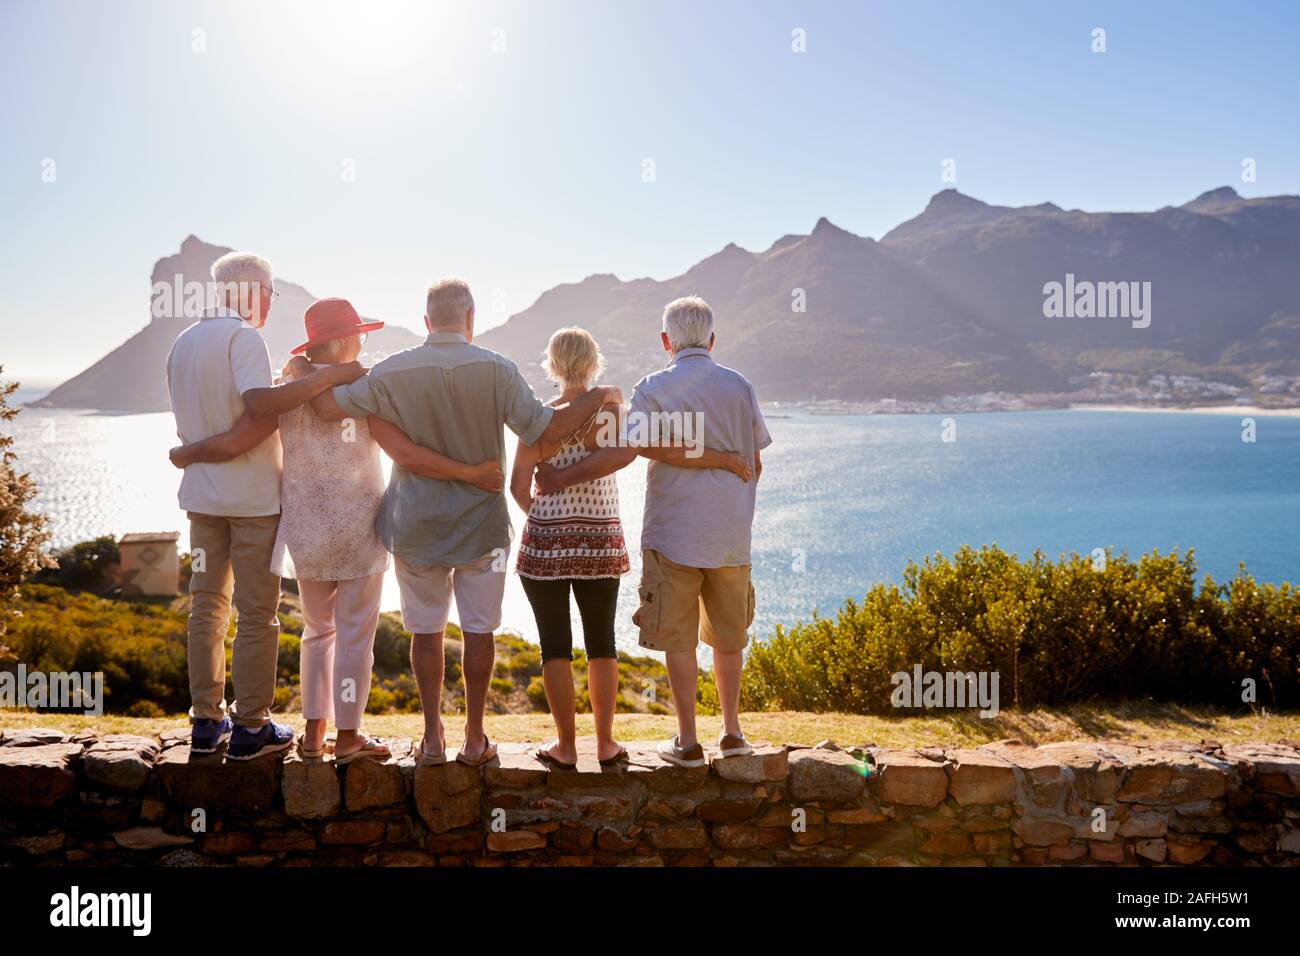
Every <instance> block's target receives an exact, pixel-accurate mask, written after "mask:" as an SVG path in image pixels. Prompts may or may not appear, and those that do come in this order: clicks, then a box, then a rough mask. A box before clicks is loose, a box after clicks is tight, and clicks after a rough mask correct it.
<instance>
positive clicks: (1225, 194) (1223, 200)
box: [1183, 186, 1241, 209]
mask: <svg viewBox="0 0 1300 956" xmlns="http://www.w3.org/2000/svg"><path fill="white" fill-rule="evenodd" d="M1240 201H1241V195H1240V194H1239V193H1238V192H1237V190H1235V189H1233V188H1232V187H1231V186H1220V187H1219V188H1218V189H1211V190H1210V191H1209V192H1205V193H1201V194H1200V195H1199V196H1197V197H1196V198H1195V199H1193V200H1192V201H1191V202H1189V203H1187V204H1186V205H1185V206H1183V208H1184V209H1206V208H1209V207H1211V206H1224V205H1227V204H1228V203H1234V202H1240Z"/></svg>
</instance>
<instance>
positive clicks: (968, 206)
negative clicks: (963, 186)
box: [925, 188, 989, 216]
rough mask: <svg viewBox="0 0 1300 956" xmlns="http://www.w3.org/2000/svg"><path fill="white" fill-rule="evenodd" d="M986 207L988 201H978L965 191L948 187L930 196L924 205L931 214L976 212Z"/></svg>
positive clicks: (987, 206)
mask: <svg viewBox="0 0 1300 956" xmlns="http://www.w3.org/2000/svg"><path fill="white" fill-rule="evenodd" d="M988 208H989V205H988V203H985V202H980V201H979V200H978V199H975V198H973V197H971V196H967V195H966V194H965V193H959V192H957V190H955V189H951V188H949V189H945V190H943V191H941V192H937V193H935V194H934V195H933V196H932V197H930V203H929V205H927V206H926V207H925V211H926V212H927V213H931V214H933V215H940V216H949V215H957V214H960V213H964V212H978V211H982V210H985V209H988Z"/></svg>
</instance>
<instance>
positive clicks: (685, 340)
mask: <svg viewBox="0 0 1300 956" xmlns="http://www.w3.org/2000/svg"><path fill="white" fill-rule="evenodd" d="M664 331H665V332H667V333H668V344H669V345H671V346H672V349H673V351H674V352H680V351H681V350H682V349H690V348H701V349H702V348H707V347H708V345H709V335H710V334H711V333H712V332H713V310H712V309H710V308H709V303H707V302H705V301H704V300H703V299H701V298H700V297H699V296H698V295H688V296H686V297H684V298H681V299H674V300H673V301H672V302H669V303H668V304H667V305H666V306H664Z"/></svg>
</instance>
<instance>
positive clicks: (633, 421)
mask: <svg viewBox="0 0 1300 956" xmlns="http://www.w3.org/2000/svg"><path fill="white" fill-rule="evenodd" d="M630 405H631V409H630V411H629V416H628V417H629V422H628V427H629V431H628V440H629V441H630V442H631V443H632V444H638V443H640V442H638V440H637V437H636V435H637V429H638V421H637V416H642V419H641V420H642V421H643V422H644V421H646V420H647V419H648V418H650V417H653V416H655V415H656V414H657V415H659V420H660V422H661V423H664V424H661V425H660V426H659V431H660V432H661V433H667V432H668V431H670V430H671V431H674V432H676V431H677V429H678V428H684V427H695V428H696V429H697V430H696V431H695V433H694V434H692V435H690V436H689V437H691V438H692V439H693V441H695V442H698V443H699V444H701V445H704V446H706V447H708V448H713V449H716V450H718V451H728V452H732V453H733V454H737V455H740V456H741V457H743V458H745V459H746V460H747V461H753V460H754V452H756V451H758V450H760V449H763V448H766V447H767V446H768V445H770V444H772V437H771V436H770V435H769V434H768V432H767V425H766V423H765V422H764V421H763V413H762V412H761V411H760V410H759V407H758V396H757V395H755V394H754V387H753V386H752V385H750V384H749V381H748V380H747V379H746V378H745V376H743V375H741V374H740V373H739V372H737V371H734V370H733V369H729V368H727V367H725V366H722V365H719V364H718V363H717V362H715V361H714V360H713V357H712V356H711V355H710V354H709V350H708V349H703V348H689V349H682V350H681V351H679V352H678V353H677V354H676V355H675V356H673V359H672V361H671V362H669V363H668V367H667V368H665V369H662V370H661V371H658V372H654V373H653V374H651V375H647V376H646V377H645V378H643V379H641V381H640V382H638V383H637V386H636V389H635V390H634V391H633V393H632V401H631V403H630ZM686 416H690V421H691V422H692V423H693V424H692V425H691V426H685V425H684V423H685V422H686ZM679 423H683V424H679ZM654 428H655V426H654V425H653V424H651V425H649V426H648V431H647V429H646V428H644V427H643V428H642V435H645V434H647V433H649V434H653V430H654ZM664 443H667V442H664ZM756 490H757V482H756V481H754V480H750V481H742V480H741V479H740V478H739V477H737V476H736V475H733V474H732V473H731V472H729V471H723V470H721V469H716V468H707V469H705V468H679V467H677V466H675V465H669V464H665V463H664V462H657V461H652V462H650V466H649V468H648V470H647V477H646V493H645V519H644V523H643V525H642V529H641V549H642V550H643V551H650V550H653V551H658V552H659V553H660V554H662V555H663V556H664V557H666V558H668V560H670V561H674V562H676V563H677V564H684V565H686V566H688V567H692V568H728V567H736V566H738V565H745V564H749V563H750V530H751V527H752V525H753V523H754V498H755V492H756Z"/></svg>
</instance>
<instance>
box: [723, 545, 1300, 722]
mask: <svg viewBox="0 0 1300 956" xmlns="http://www.w3.org/2000/svg"><path fill="white" fill-rule="evenodd" d="M918 664H919V665H920V666H921V668H922V670H924V671H939V672H949V671H962V672H969V671H977V672H978V671H996V672H998V674H999V675H1000V688H999V690H1000V697H1001V701H1002V706H1003V707H1008V706H1018V707H1022V708H1032V707H1039V706H1056V705H1061V704H1068V703H1072V702H1076V701H1084V700H1094V699H1154V700H1161V701H1180V702H1184V703H1209V704H1218V705H1220V706H1233V705H1234V704H1235V705H1236V706H1240V705H1241V687H1242V681H1243V679H1245V678H1253V679H1254V680H1255V681H1256V682H1257V685H1258V695H1259V696H1258V701H1259V702H1260V703H1267V704H1270V705H1273V706H1279V707H1282V706H1285V707H1294V706H1297V705H1300V592H1297V591H1296V590H1295V589H1294V588H1292V587H1291V586H1290V585H1289V584H1282V585H1278V586H1274V585H1258V584H1256V583H1255V582H1254V580H1252V579H1251V577H1250V576H1249V575H1247V574H1246V573H1245V571H1244V570H1242V569H1239V570H1238V572H1237V576H1236V577H1235V578H1234V579H1233V580H1232V582H1231V583H1230V584H1228V585H1227V586H1221V585H1218V584H1216V583H1215V582H1214V581H1212V580H1211V579H1210V578H1209V577H1208V576H1207V577H1206V579H1205V581H1204V582H1203V583H1202V584H1201V585H1200V587H1199V588H1198V587H1197V584H1196V565H1195V561H1194V560H1193V554H1192V552H1190V551H1189V552H1187V553H1186V554H1183V555H1179V554H1178V552H1177V551H1175V552H1174V553H1172V554H1168V555H1161V554H1159V553H1158V552H1156V551H1152V552H1151V553H1150V554H1145V555H1142V556H1141V557H1139V558H1138V559H1137V560H1136V561H1132V560H1130V559H1129V558H1128V557H1127V556H1126V555H1123V554H1121V555H1118V556H1115V555H1111V554H1109V553H1108V554H1107V560H1106V562H1105V564H1104V567H1103V568H1101V569H1100V570H1098V569H1096V568H1094V565H1093V562H1092V561H1091V560H1090V559H1087V558H1082V557H1080V556H1078V555H1071V556H1069V557H1063V558H1061V559H1060V560H1059V561H1058V562H1052V561H1049V560H1047V559H1045V558H1044V557H1043V555H1042V554H1041V553H1039V552H1035V554H1034V555H1033V557H1032V558H1030V559H1029V560H1027V561H1019V560H1018V559H1017V558H1016V557H1015V556H1014V555H1011V554H1008V553H1006V552H1005V551H1002V550H1001V549H1000V548H997V547H996V546H990V547H985V548H981V549H979V550H975V549H972V548H969V547H963V548H962V549H960V550H959V551H958V552H957V553H956V554H954V555H953V556H952V557H951V558H948V557H944V556H942V555H936V556H934V557H933V558H927V559H926V560H925V561H924V562H923V563H922V564H920V565H918V564H916V563H909V564H908V566H907V568H906V570H905V572H904V574H903V583H902V585H901V586H900V585H885V584H879V585H876V586H875V587H873V588H872V589H871V590H870V591H868V592H867V594H866V596H865V597H864V598H863V600H862V602H861V603H858V602H855V601H847V602H846V603H845V604H844V606H843V607H842V608H841V609H840V611H839V612H838V614H836V616H835V617H834V618H833V619H828V618H817V617H814V619H813V620H812V621H809V622H801V623H798V624H795V625H794V626H793V627H791V628H789V629H788V630H787V629H785V628H782V627H779V626H778V627H777V629H776V632H775V634H773V635H772V636H771V638H770V639H768V640H767V641H764V642H761V643H757V644H755V645H754V646H753V647H752V648H751V649H750V652H749V656H748V659H747V660H746V662H745V670H744V675H743V678H742V685H741V703H742V706H743V707H744V708H745V709H754V710H809V711H822V712H825V711H841V712H848V713H891V712H892V713H897V711H895V710H894V709H893V707H892V706H891V703H890V695H891V692H892V691H893V688H894V685H893V684H892V682H891V676H892V675H893V674H895V673H896V672H899V671H903V672H908V673H911V672H912V669H913V667H914V666H916V665H918Z"/></svg>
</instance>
